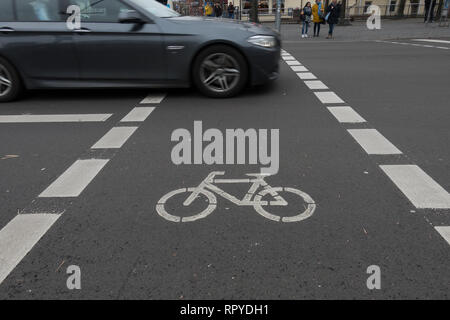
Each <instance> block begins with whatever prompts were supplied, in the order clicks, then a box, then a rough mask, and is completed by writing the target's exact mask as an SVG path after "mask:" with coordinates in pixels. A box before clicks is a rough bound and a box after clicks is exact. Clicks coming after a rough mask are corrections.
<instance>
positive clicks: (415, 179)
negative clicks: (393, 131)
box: [284, 40, 450, 244]
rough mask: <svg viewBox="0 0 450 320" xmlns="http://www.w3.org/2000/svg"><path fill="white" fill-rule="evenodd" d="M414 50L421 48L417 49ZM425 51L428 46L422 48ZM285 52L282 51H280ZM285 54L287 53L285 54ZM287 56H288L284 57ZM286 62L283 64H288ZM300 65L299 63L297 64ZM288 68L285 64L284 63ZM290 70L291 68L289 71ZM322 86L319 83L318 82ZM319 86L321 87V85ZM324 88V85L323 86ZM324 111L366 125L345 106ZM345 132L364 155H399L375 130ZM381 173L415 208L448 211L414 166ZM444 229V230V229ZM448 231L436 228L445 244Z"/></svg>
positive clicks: (326, 95)
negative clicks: (362, 150) (356, 143)
mask: <svg viewBox="0 0 450 320" xmlns="http://www.w3.org/2000/svg"><path fill="white" fill-rule="evenodd" d="M376 42H386V43H394V44H400V45H414V44H411V43H401V42H390V41H382V40H376ZM415 45H416V46H424V45H417V44H415ZM426 47H429V46H426ZM435 48H441V49H447V50H448V49H450V47H435ZM284 52H286V51H284ZM286 53H287V52H286ZM287 54H288V53H287ZM288 62H290V61H286V63H288ZM299 64H300V62H299ZM288 65H289V63H288ZM291 68H292V67H291ZM297 76H298V77H299V78H300V79H302V80H304V83H305V85H307V86H308V88H310V89H311V90H320V89H322V88H323V87H322V85H319V84H318V83H319V82H320V81H319V80H317V81H305V80H310V79H317V78H316V76H314V75H313V74H312V73H310V72H303V73H302V72H300V73H297ZM320 83H322V82H320ZM322 84H323V83H322ZM323 86H325V84H323ZM319 87H320V89H318V88H319ZM314 94H315V95H316V96H317V98H319V100H320V101H321V102H322V103H324V104H326V103H345V102H344V101H343V100H342V99H341V98H339V97H338V96H337V95H336V94H335V93H334V92H326V91H325V92H324V91H322V92H321V91H315V92H314ZM328 110H329V111H330V112H331V113H332V114H333V115H334V117H335V118H336V119H337V120H338V121H339V122H340V123H358V122H366V121H365V119H364V118H362V117H361V116H360V115H359V114H358V113H356V112H355V111H354V110H353V109H352V108H351V107H349V106H330V107H328ZM348 132H349V133H350V134H351V135H352V136H353V138H354V139H355V140H356V141H357V142H358V143H359V144H360V145H361V147H362V148H363V149H364V150H365V151H366V152H367V153H368V154H376V155H397V154H401V153H402V152H401V151H400V150H399V149H397V147H395V146H394V145H393V144H392V143H391V142H389V140H387V139H386V138H385V137H384V136H383V135H382V134H381V133H379V132H378V131H377V130H375V129H350V130H348ZM380 168H382V169H383V171H384V172H385V173H386V174H387V175H388V176H389V178H391V180H392V181H393V182H394V183H395V184H396V185H397V187H398V188H399V189H400V190H401V191H402V192H403V193H404V194H405V196H406V197H407V198H408V199H410V201H411V202H412V203H413V204H414V205H415V206H416V207H417V208H433V209H448V208H450V195H449V193H448V192H447V191H446V190H445V189H444V188H442V187H441V186H440V185H439V184H438V183H436V182H435V181H434V180H433V179H431V178H430V177H429V176H428V175H427V174H426V173H425V172H424V171H422V169H420V168H419V167H418V166H416V165H398V166H389V165H385V166H380ZM444 228H445V229H444ZM447 228H449V227H436V230H437V231H438V232H440V233H441V235H442V236H443V237H444V238H445V239H446V240H447V242H448V243H449V244H450V241H449V238H450V237H449V233H450V231H448V229H447Z"/></svg>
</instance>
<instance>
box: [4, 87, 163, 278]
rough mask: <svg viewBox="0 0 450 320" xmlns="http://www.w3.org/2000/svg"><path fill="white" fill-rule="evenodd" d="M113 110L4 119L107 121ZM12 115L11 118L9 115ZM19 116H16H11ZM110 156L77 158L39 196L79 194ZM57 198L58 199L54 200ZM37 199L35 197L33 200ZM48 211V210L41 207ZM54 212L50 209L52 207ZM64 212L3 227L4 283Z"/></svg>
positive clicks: (135, 117)
mask: <svg viewBox="0 0 450 320" xmlns="http://www.w3.org/2000/svg"><path fill="white" fill-rule="evenodd" d="M165 96H166V94H165V93H163V94H158V95H155V94H152V95H149V96H147V97H146V98H145V99H144V100H142V101H141V104H149V103H153V104H158V103H160V102H161V101H162V100H163V99H164V98H165ZM154 109H155V108H154V107H137V108H134V109H132V110H131V111H130V112H129V113H128V114H127V115H126V116H125V117H124V118H123V119H122V120H121V122H142V121H144V120H145V119H147V117H148V116H149V115H150V114H151V112H152V111H153V110H154ZM111 115H112V114H101V115H46V116H42V115H41V116H31V115H21V116H3V120H4V121H8V122H12V121H13V120H14V121H16V122H17V121H18V120H20V121H21V122H24V121H25V122H61V121H62V120H64V121H63V122H68V121H71V122H72V121H77V122H78V121H106V119H108V118H109V117H110V116H111ZM7 117H9V118H7ZM11 117H15V118H11ZM37 120H39V121H37ZM137 128H138V127H137V126H133V127H115V128H112V129H111V130H110V131H109V132H108V133H107V134H106V135H104V136H103V137H102V138H101V139H100V140H99V141H98V142H97V143H96V144H94V146H93V147H92V148H113V149H117V148H120V147H121V146H122V145H123V144H124V143H125V142H126V141H127V140H128V139H129V138H130V137H131V135H132V134H133V133H134V132H135V131H136V129H137ZM109 160H110V159H87V160H77V161H75V162H74V163H73V164H72V166H70V167H69V168H68V169H67V170H66V171H65V172H64V173H63V174H62V175H60V176H59V177H58V178H57V179H56V180H55V181H54V182H53V183H52V184H51V185H50V186H49V187H48V188H47V189H45V190H44V191H43V192H42V193H41V194H40V195H39V196H38V197H39V198H55V199H56V198H64V197H78V196H79V195H80V194H81V193H82V192H83V190H84V189H85V188H86V187H87V186H88V185H89V183H91V181H92V180H93V179H94V178H95V177H96V176H97V174H98V173H99V172H100V171H101V170H102V169H103V167H104V166H105V165H106V164H107V163H108V161H109ZM53 201H55V200H53ZM33 202H34V201H33ZM39 211H40V212H46V210H42V211H41V210H39ZM49 212H50V211H49ZM60 215H61V213H60V214H54V213H52V214H49V213H33V214H27V213H25V214H19V215H17V216H16V217H15V218H14V219H12V220H11V221H10V222H9V223H8V224H7V225H6V226H5V228H3V229H2V230H0V284H1V283H2V282H3V280H4V279H6V277H7V276H8V274H9V273H10V272H11V271H12V270H14V268H15V267H16V266H17V265H18V264H19V263H20V261H21V260H22V259H23V258H24V257H25V255H26V254H27V253H28V252H29V251H30V250H31V249H32V248H33V246H34V245H35V244H36V243H37V242H38V241H39V239H40V238H41V237H42V236H43V235H44V234H45V233H46V232H47V231H48V229H50V227H51V226H52V224H53V223H54V222H55V221H56V220H57V219H58V218H59V216H60Z"/></svg>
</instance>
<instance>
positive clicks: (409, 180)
mask: <svg viewBox="0 0 450 320" xmlns="http://www.w3.org/2000/svg"><path fill="white" fill-rule="evenodd" d="M380 168H381V169H382V170H383V171H384V173H386V175H387V176H388V177H389V178H390V179H391V180H392V182H394V184H395V185H396V186H397V188H399V189H400V191H401V192H403V194H404V195H405V196H406V197H407V198H408V199H409V201H411V202H412V204H413V205H414V206H415V207H416V208H424V209H450V194H449V193H448V192H447V191H446V190H445V189H444V188H442V187H441V186H440V185H439V184H438V183H437V182H436V181H434V180H433V178H431V177H430V176H429V175H427V174H426V173H425V172H424V171H423V170H422V169H420V168H419V167H418V166H416V165H380Z"/></svg>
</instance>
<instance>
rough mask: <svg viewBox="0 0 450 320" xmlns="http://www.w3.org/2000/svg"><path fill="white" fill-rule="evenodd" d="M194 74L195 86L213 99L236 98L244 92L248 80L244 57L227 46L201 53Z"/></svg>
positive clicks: (193, 70) (215, 46) (196, 60)
mask: <svg viewBox="0 0 450 320" xmlns="http://www.w3.org/2000/svg"><path fill="white" fill-rule="evenodd" d="M192 72H193V74H192V78H193V81H194V84H195V86H196V87H197V88H198V89H199V90H200V91H201V92H202V93H203V94H205V95H207V96H209V97H213V98H229V97H232V96H235V95H236V94H238V93H239V92H241V91H242V89H243V88H244V87H245V85H246V84H247V79H248V66H247V63H246V61H245V59H244V57H243V56H242V54H241V53H239V51H237V50H236V49H234V48H232V47H230V46H227V45H214V46H211V47H208V48H206V49H205V50H203V51H202V52H200V54H199V55H198V56H197V58H196V59H195V62H194V66H193V69H192Z"/></svg>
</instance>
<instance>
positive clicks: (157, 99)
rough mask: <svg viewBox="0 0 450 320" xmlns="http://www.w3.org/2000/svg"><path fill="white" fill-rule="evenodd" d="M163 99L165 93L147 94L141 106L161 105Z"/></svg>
mask: <svg viewBox="0 0 450 320" xmlns="http://www.w3.org/2000/svg"><path fill="white" fill-rule="evenodd" d="M165 97H166V94H165V93H159V94H149V95H148V96H147V97H145V99H144V100H142V101H141V104H150V103H161V101H163V99H164V98H165Z"/></svg>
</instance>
